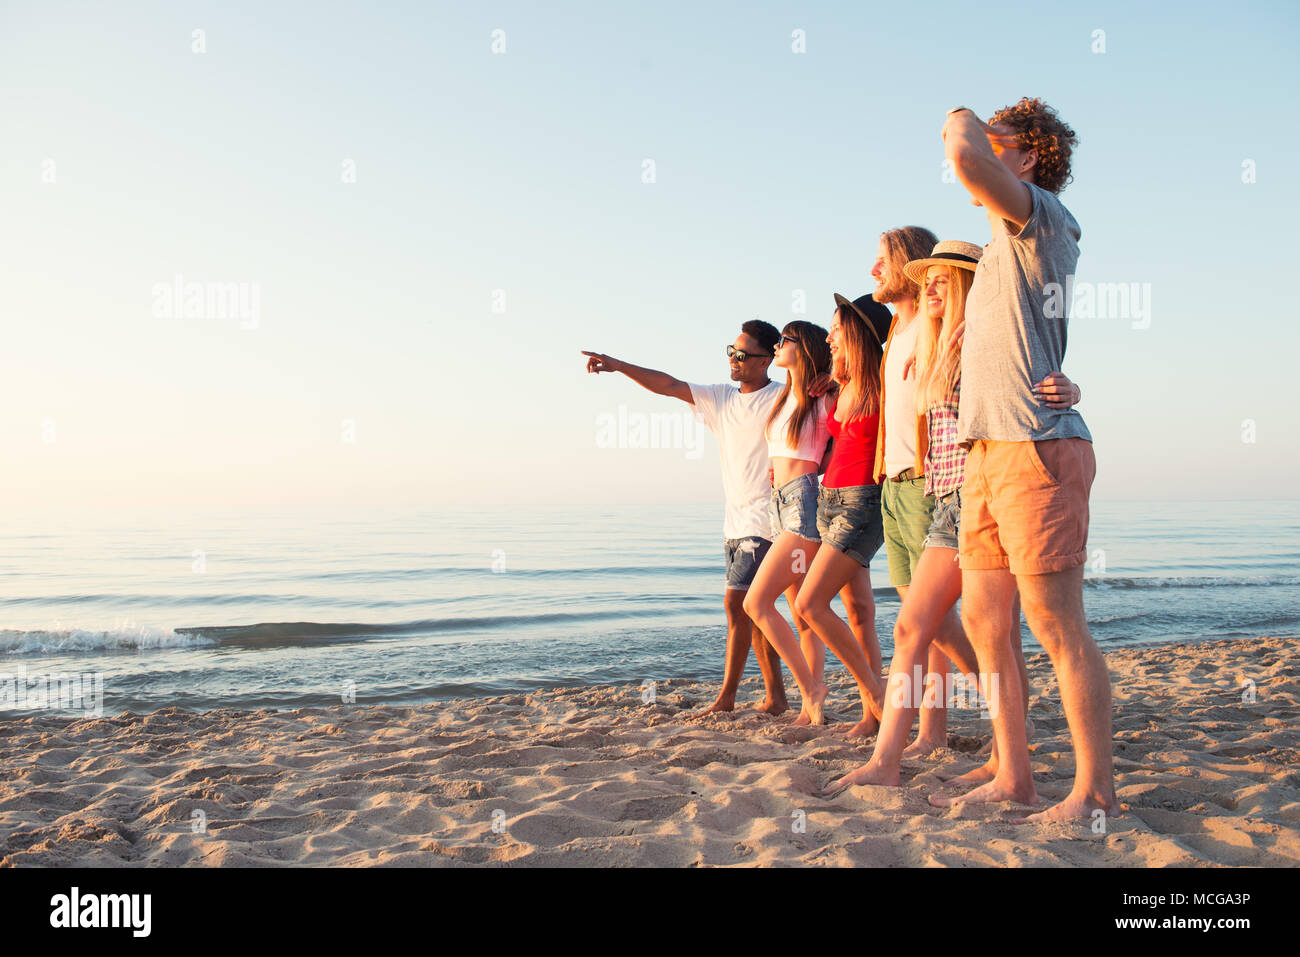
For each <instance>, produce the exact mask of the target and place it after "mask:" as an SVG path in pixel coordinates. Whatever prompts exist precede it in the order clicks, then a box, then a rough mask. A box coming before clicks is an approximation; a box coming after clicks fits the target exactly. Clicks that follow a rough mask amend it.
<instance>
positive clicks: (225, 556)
mask: <svg viewBox="0 0 1300 957" xmlns="http://www.w3.org/2000/svg"><path fill="white" fill-rule="evenodd" d="M721 527H722V517H721V508H720V506H635V507H610V506H592V507H583V506H552V507H546V506H541V507H536V506H530V507H527V508H524V507H517V506H512V507H511V508H509V509H505V508H501V507H478V508H455V509H448V510H439V511H427V510H426V511H414V510H408V511H402V512H398V511H396V510H391V511H389V512H387V513H383V514H380V513H367V514H366V515H365V516H364V517H361V516H358V515H354V514H350V513H346V512H344V511H342V510H336V511H335V512H333V513H326V512H323V511H317V512H314V513H308V512H307V511H306V510H303V509H297V510H294V511H293V512H292V513H290V512H278V513H265V514H249V513H239V514H235V513H226V514H218V513H213V514H212V515H208V516H193V515H192V516H189V517H187V518H186V519H185V520H183V521H177V520H175V519H174V518H172V519H169V520H167V521H163V520H159V521H158V522H156V523H150V522H149V521H144V520H141V519H140V518H139V517H137V516H132V517H130V518H126V517H123V518H120V519H104V520H101V521H98V522H95V523H91V524H87V523H86V522H84V521H77V520H73V519H70V518H69V519H65V520H56V521H51V520H48V519H46V520H43V521H41V522H37V521H36V520H33V519H24V518H22V517H19V516H12V517H9V518H7V519H5V520H3V521H0V556H2V557H0V713H3V714H4V715H5V716H7V717H14V716H17V715H20V714H30V713H32V711H31V709H32V708H34V707H36V708H39V707H49V706H51V705H57V704H59V703H60V702H59V701H58V700H57V699H58V696H57V694H52V695H48V696H47V697H49V698H52V699H54V700H52V701H51V700H46V697H43V695H42V688H44V689H45V690H46V691H48V690H49V687H50V684H49V679H50V677H51V676H58V675H63V676H85V680H86V682H87V684H86V687H87V688H89V687H90V686H91V685H90V682H91V681H92V679H93V681H94V682H95V683H96V686H102V710H103V713H104V714H109V715H112V714H118V713H120V712H122V711H133V712H148V711H153V710H156V709H159V708H165V707H180V708H188V709H196V710H207V709H212V708H239V709H258V708H274V709H291V708H299V707H305V706H318V705H327V704H338V703H340V702H341V701H344V700H349V701H352V700H354V701H355V702H356V703H358V704H379V703H383V704H411V705H414V704H423V703H427V702H430V701H436V700H444V699H448V698H455V697H466V696H481V695H495V694H505V693H512V692H527V691H532V690H534V689H541V688H554V687H562V686H572V685H628V686H629V688H639V687H640V686H641V684H642V682H644V681H647V680H650V681H662V680H665V679H703V680H709V681H720V680H721V673H722V652H723V644H724V642H725V634H726V631H725V619H724V616H723V611H722V587H723V578H722V573H723V568H722V534H721ZM1298 559H1300V502H1284V503H1281V504H1278V503H1272V502H1269V503H1259V502H1203V503H1201V502H1190V503H1189V502H1180V503H1172V504H1161V503H1152V502H1118V503H1097V502H1094V503H1093V513H1092V526H1091V536H1090V542H1089V562H1088V566H1087V573H1086V585H1085V596H1084V601H1085V607H1086V609H1087V613H1088V619H1089V623H1090V625H1091V628H1092V633H1093V635H1094V637H1095V638H1096V639H1097V641H1098V642H1099V643H1100V644H1101V645H1102V647H1103V648H1115V647H1120V646H1133V645H1139V644H1157V643H1166V642H1197V641H1205V640H1209V639H1216V638H1245V637H1252V636H1258V635H1294V634H1296V633H1297V632H1300V628H1297V625H1300V561H1298ZM871 576H872V584H873V586H874V587H875V594H876V599H877V629H878V631H879V634H880V636H881V643H882V646H883V649H884V652H885V656H886V660H887V659H888V656H889V654H890V652H891V651H892V643H891V641H890V635H891V634H892V631H893V625H894V620H895V617H896V615H897V612H898V599H897V597H896V596H895V594H894V592H893V590H892V589H891V588H889V587H888V582H889V577H888V571H887V568H886V562H885V558H884V553H883V550H882V552H881V554H879V555H878V556H877V557H876V559H875V561H873V562H872V566H871ZM780 607H782V608H784V603H782V604H781V606H780ZM837 607H838V603H837ZM1026 650H1027V651H1031V652H1032V651H1034V650H1037V644H1036V643H1035V642H1034V641H1033V640H1032V637H1030V635H1029V633H1028V631H1026ZM827 667H828V669H831V668H836V667H841V666H840V665H839V663H838V662H837V661H836V660H835V659H834V656H832V655H828V656H827ZM748 673H749V674H757V668H756V666H755V665H754V663H753V660H752V658H751V661H750V666H749V672H748ZM43 682H44V684H43ZM99 683H102V685H100V684H99ZM24 686H25V689H26V690H24ZM787 686H788V687H790V688H791V689H793V687H794V685H793V681H790V680H787ZM6 689H7V690H6ZM15 689H17V690H15ZM6 695H7V697H6ZM24 695H25V697H24ZM62 703H65V704H66V703H67V702H66V701H65V702H62ZM74 704H75V702H74ZM65 710H66V709H65ZM69 713H79V710H78V709H73V710H72V711H70V712H69Z"/></svg>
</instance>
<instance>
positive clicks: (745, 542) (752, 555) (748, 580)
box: [722, 536, 772, 591]
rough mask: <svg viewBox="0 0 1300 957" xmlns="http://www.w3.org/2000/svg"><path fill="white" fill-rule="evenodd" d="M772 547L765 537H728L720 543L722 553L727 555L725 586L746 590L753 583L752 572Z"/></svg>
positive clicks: (761, 562)
mask: <svg viewBox="0 0 1300 957" xmlns="http://www.w3.org/2000/svg"><path fill="white" fill-rule="evenodd" d="M771 547H772V543H771V542H769V541H768V540H767V539H766V538H758V537H755V536H751V537H749V538H728V539H727V540H726V541H725V542H723V543H722V551H723V554H724V555H726V557H727V588H729V589H731V590H733V591H746V590H748V588H749V586H750V585H751V584H753V581H754V573H755V572H757V571H758V566H759V565H761V564H763V557H764V556H765V555H767V551H768V549H769V548H771Z"/></svg>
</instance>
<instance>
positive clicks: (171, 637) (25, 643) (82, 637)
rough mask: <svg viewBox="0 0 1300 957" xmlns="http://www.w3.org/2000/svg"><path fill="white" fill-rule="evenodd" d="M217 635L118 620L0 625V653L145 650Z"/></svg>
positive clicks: (199, 644) (199, 642) (199, 643)
mask: <svg viewBox="0 0 1300 957" xmlns="http://www.w3.org/2000/svg"><path fill="white" fill-rule="evenodd" d="M217 643H218V642H217V639H215V638H208V637H205V636H201V635H193V634H181V635H178V634H177V633H176V632H175V631H173V630H172V629H171V628H158V627H154V626H152V625H137V624H134V623H131V622H124V623H120V624H117V625H114V626H111V627H107V628H94V627H91V628H84V627H74V626H68V625H58V624H56V625H53V626H51V627H49V628H36V629H32V630H30V631H22V630H17V629H12V628H3V629H0V655H57V654H76V653H79V652H80V653H85V652H95V651H148V650H153V649H166V648H203V647H207V646H210V645H215V644H217Z"/></svg>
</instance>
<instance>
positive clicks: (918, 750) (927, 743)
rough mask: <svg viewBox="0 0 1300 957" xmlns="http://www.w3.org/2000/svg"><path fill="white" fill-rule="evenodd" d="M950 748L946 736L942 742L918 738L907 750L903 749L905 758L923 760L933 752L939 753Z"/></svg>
mask: <svg viewBox="0 0 1300 957" xmlns="http://www.w3.org/2000/svg"><path fill="white" fill-rule="evenodd" d="M946 747H948V737H947V735H945V736H944V737H943V739H942V740H939V741H932V740H930V739H929V738H924V739H923V738H917V739H916V740H915V741H913V742H912V743H911V744H909V745H908V746H907V747H906V748H904V749H903V757H905V758H923V757H925V756H926V755H927V754H929V753H930V752H931V751H938V750H939V749H940V748H946Z"/></svg>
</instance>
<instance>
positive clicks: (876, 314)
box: [835, 292, 894, 349]
mask: <svg viewBox="0 0 1300 957" xmlns="http://www.w3.org/2000/svg"><path fill="white" fill-rule="evenodd" d="M835 305H837V306H839V307H840V308H841V309H844V308H846V307H847V308H849V309H852V310H853V311H854V312H855V313H857V315H858V318H859V319H861V320H862V321H863V322H865V323H866V324H867V326H868V327H869V328H870V329H871V331H872V332H874V333H875V334H876V341H877V342H879V343H880V348H881V349H884V348H885V340H886V339H888V338H889V325H890V323H892V322H893V321H894V314H893V313H891V312H890V311H889V307H888V306H886V305H885V304H884V303H881V302H876V300H874V299H872V298H871V294H870V293H867V295H865V296H859V297H858V298H857V299H854V300H853V301H852V302H849V301H848V300H847V299H845V298H844V297H843V296H841V295H840V294H839V293H838V292H837V293H836V294H835Z"/></svg>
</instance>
